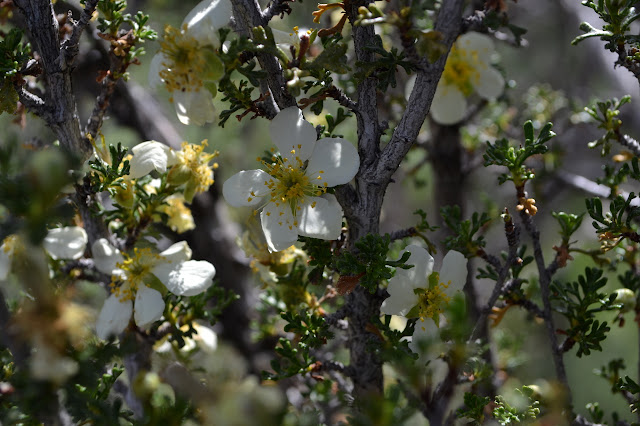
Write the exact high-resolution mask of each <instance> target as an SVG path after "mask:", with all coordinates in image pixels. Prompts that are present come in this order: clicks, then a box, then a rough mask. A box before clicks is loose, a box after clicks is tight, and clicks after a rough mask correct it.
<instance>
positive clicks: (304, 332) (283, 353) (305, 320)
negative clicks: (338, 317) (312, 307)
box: [262, 310, 333, 380]
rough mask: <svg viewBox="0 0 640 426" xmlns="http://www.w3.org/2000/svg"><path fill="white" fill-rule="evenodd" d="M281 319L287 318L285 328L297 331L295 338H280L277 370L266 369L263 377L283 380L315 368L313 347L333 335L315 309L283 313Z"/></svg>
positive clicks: (276, 361) (273, 363)
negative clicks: (269, 370)
mask: <svg viewBox="0 0 640 426" xmlns="http://www.w3.org/2000/svg"><path fill="white" fill-rule="evenodd" d="M280 316H281V317H282V319H284V320H285V321H287V325H286V326H285V327H284V331H286V332H288V333H294V334H295V336H296V338H295V339H294V340H293V341H292V340H291V339H286V338H284V337H283V338H280V339H279V340H278V346H277V347H276V353H278V355H280V358H276V359H273V360H272V361H271V368H272V369H273V371H274V373H271V372H268V371H263V372H262V378H263V379H264V380H280V379H282V378H285V377H292V376H295V375H297V374H305V373H309V372H312V371H313V370H314V364H315V362H316V361H315V358H314V357H313V355H312V353H311V350H312V349H313V348H317V347H319V346H321V345H323V344H325V343H326V342H327V340H328V339H331V338H332V337H333V333H332V332H331V331H330V330H329V325H328V324H327V323H326V321H325V319H324V317H323V316H321V315H318V314H317V313H316V312H313V311H309V310H303V311H300V312H299V313H294V312H286V311H285V312H282V313H281V314H280Z"/></svg>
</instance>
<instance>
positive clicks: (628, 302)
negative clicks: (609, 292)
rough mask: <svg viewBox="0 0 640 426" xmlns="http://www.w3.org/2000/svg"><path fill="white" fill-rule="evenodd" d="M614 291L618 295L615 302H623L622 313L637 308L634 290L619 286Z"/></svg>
mask: <svg viewBox="0 0 640 426" xmlns="http://www.w3.org/2000/svg"><path fill="white" fill-rule="evenodd" d="M613 293H615V294H616V295H617V296H616V299H615V300H614V302H615V303H619V304H622V307H621V308H620V313H622V314H624V313H625V312H629V311H631V310H633V309H635V307H636V294H635V293H634V292H633V291H632V290H630V289H628V288H619V289H617V290H615V291H614V292H613Z"/></svg>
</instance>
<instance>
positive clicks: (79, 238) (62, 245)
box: [42, 226, 88, 259]
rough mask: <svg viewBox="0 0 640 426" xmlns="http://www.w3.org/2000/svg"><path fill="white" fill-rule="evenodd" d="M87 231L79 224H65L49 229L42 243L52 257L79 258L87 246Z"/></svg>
mask: <svg viewBox="0 0 640 426" xmlns="http://www.w3.org/2000/svg"><path fill="white" fill-rule="evenodd" d="M87 241H88V238H87V233H86V232H85V230H84V229H83V228H81V227H79V226H66V227H64V228H55V229H52V230H50V231H49V233H48V234H47V236H46V237H45V239H44V242H43V243H42V245H43V246H44V248H45V250H46V251H47V252H48V253H49V255H50V256H51V257H52V258H54V259H79V258H81V257H82V255H83V254H84V249H85V248H86V247H87Z"/></svg>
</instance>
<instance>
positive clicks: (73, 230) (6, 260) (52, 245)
mask: <svg viewBox="0 0 640 426" xmlns="http://www.w3.org/2000/svg"><path fill="white" fill-rule="evenodd" d="M87 241H88V238H87V233H86V232H85V230H84V229H83V228H81V227H79V226H67V227H63V228H54V229H51V230H50V231H49V232H48V233H47V236H46V237H45V239H44V241H43V242H42V245H43V246H44V248H45V250H46V251H47V252H48V253H49V256H51V257H52V258H53V259H79V258H80V257H82V255H83V254H84V250H85V247H86V245H87ZM18 250H24V245H23V244H22V242H21V241H20V237H19V236H18V235H9V236H8V237H7V238H5V239H4V241H3V242H2V245H0V281H3V280H6V279H7V276H9V273H10V272H11V262H12V259H13V257H14V255H15V254H16V251H18Z"/></svg>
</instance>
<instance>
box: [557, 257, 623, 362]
mask: <svg viewBox="0 0 640 426" xmlns="http://www.w3.org/2000/svg"><path fill="white" fill-rule="evenodd" d="M606 284H607V278H606V277H604V276H603V272H602V270H601V269H598V268H589V267H587V268H586V269H585V274H584V275H580V276H579V277H578V281H574V282H572V283H566V284H561V283H558V282H556V281H554V282H553V283H552V284H551V292H552V294H551V301H552V302H554V303H553V308H554V310H555V311H556V312H559V313H560V314H562V315H563V316H564V317H565V318H567V320H568V322H569V327H568V329H567V330H565V331H564V333H566V335H567V338H568V339H571V341H572V342H575V343H577V344H578V352H577V354H576V355H577V356H578V358H580V357H582V355H583V354H584V355H589V354H590V353H591V351H592V350H598V351H602V347H601V346H600V342H602V341H603V340H604V339H606V337H607V336H606V333H607V332H608V331H609V330H610V328H609V327H608V326H607V322H606V321H604V322H600V321H598V320H596V319H595V314H596V313H598V312H605V311H612V310H616V309H618V308H620V305H617V304H615V299H616V294H615V293H614V294H611V295H608V296H607V295H606V294H605V293H601V292H600V290H601V289H602V288H603V287H604V286H605V285H606Z"/></svg>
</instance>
